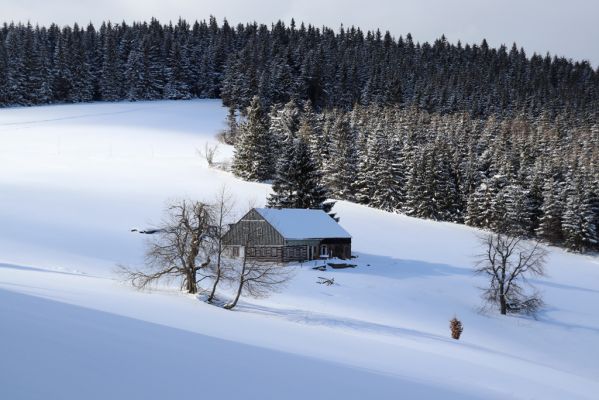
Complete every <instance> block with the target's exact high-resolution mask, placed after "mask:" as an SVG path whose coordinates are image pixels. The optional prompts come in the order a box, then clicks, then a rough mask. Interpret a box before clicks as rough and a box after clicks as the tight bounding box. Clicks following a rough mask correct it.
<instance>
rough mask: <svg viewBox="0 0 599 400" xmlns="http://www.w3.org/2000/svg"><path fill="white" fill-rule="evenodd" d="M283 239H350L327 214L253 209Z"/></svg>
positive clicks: (297, 209)
mask: <svg viewBox="0 0 599 400" xmlns="http://www.w3.org/2000/svg"><path fill="white" fill-rule="evenodd" d="M255 210H256V212H258V213H259V214H260V215H261V216H262V217H263V218H264V219H265V220H266V221H267V222H268V223H269V224H271V225H272V226H273V227H274V228H275V229H276V230H277V231H278V232H279V233H280V234H281V235H283V237H284V238H285V239H326V238H351V235H350V234H349V233H348V232H347V231H346V230H345V229H343V228H342V227H341V225H339V224H338V223H337V222H336V221H335V220H334V219H332V218H331V216H330V215H329V214H327V213H326V212H324V211H323V210H315V209H308V208H255Z"/></svg>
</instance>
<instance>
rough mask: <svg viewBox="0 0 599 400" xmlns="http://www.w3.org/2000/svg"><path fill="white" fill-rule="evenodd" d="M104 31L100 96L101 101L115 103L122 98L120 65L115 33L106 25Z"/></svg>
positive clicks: (109, 25)
mask: <svg viewBox="0 0 599 400" xmlns="http://www.w3.org/2000/svg"><path fill="white" fill-rule="evenodd" d="M102 28H103V30H104V43H103V50H102V53H103V60H102V72H101V74H102V77H101V79H100V94H101V96H102V99H103V100H108V101H116V100H120V99H121V98H122V95H123V93H122V88H123V85H122V81H123V79H122V63H121V59H120V57H119V54H118V49H117V32H116V30H115V29H113V28H112V25H111V24H110V23H108V25H106V26H105V27H104V26H103V27H102Z"/></svg>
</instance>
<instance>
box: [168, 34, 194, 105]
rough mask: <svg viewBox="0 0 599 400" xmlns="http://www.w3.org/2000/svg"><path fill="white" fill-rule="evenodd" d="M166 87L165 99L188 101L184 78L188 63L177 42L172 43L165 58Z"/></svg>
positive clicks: (187, 90)
mask: <svg viewBox="0 0 599 400" xmlns="http://www.w3.org/2000/svg"><path fill="white" fill-rule="evenodd" d="M167 65H168V67H167V70H166V85H165V86H164V96H165V97H166V98H167V99H173V100H178V99H189V98H190V97H191V95H190V91H189V85H188V84H187V79H186V76H185V71H186V69H187V68H188V67H189V63H188V60H187V57H186V54H185V53H184V51H183V49H181V45H180V44H179V41H177V40H174V41H172V44H171V47H170V50H169V56H168V58H167Z"/></svg>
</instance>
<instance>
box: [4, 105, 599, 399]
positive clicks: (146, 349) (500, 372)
mask: <svg viewBox="0 0 599 400" xmlns="http://www.w3.org/2000/svg"><path fill="white" fill-rule="evenodd" d="M225 114H226V110H225V109H223V108H222V107H221V106H220V102H219V101H178V102H169V101H160V102H148V103H146V102H137V103H102V104H82V105H60V106H45V107H37V108H14V109H3V110H0V165H1V168H0V227H1V229H0V323H1V326H0V349H1V350H0V398H2V399H5V398H6V399H38V398H48V399H80V398H83V397H85V398H87V399H106V398H114V399H137V398H143V399H164V398H179V397H183V396H185V397H189V396H193V397H209V396H218V398H225V399H227V398H234V397H241V396H243V397H244V398H248V399H253V398H273V399H306V398H312V399H320V398H322V399H324V398H328V399H330V398H344V399H363V398H373V399H374V398H376V399H398V398H410V399H415V398H427V399H437V398H443V399H470V398H471V399H483V398H484V399H489V398H491V399H493V398H497V399H499V398H502V399H508V398H509V399H511V398H516V399H594V398H596V396H597V393H599V310H598V309H597V304H599V257H596V256H595V257H594V256H581V255H574V254H569V253H566V252H564V251H562V250H559V249H550V250H551V252H550V257H549V261H548V265H547V269H548V273H549V275H548V276H547V277H545V278H543V279H539V280H537V281H535V284H536V285H537V287H538V288H539V289H540V290H541V291H542V292H543V294H544V296H545V301H546V303H547V306H546V308H545V309H544V310H543V312H542V313H541V314H540V315H539V317H538V320H534V319H529V318H522V317H501V316H499V315H496V314H482V313H479V312H478V308H479V306H480V297H479V291H478V289H477V287H478V286H480V285H482V281H481V280H480V279H479V278H477V277H474V276H473V274H472V262H473V254H475V253H476V251H477V248H476V246H477V241H476V234H477V232H476V231H475V230H473V229H471V228H468V227H465V226H459V225H454V224H449V223H437V222H432V221H423V220H418V219H414V218H409V217H405V216H403V215H395V214H389V213H386V212H382V211H378V210H374V209H369V208H366V207H363V206H359V205H355V204H350V203H346V202H338V203H337V204H336V206H335V209H334V211H335V212H336V213H337V215H338V216H339V217H340V218H341V224H342V226H343V227H344V228H345V229H346V230H348V231H349V232H350V233H351V234H352V235H353V250H354V252H355V253H356V254H357V255H358V256H359V257H358V259H357V260H358V263H359V265H358V267H357V268H355V269H351V270H343V271H340V270H335V271H326V272H318V271H313V270H312V269H311V268H310V266H311V265H303V266H297V268H296V269H297V271H296V274H295V277H294V279H293V280H292V281H291V282H290V284H289V285H288V287H287V288H286V289H284V290H283V291H282V292H281V293H279V294H276V295H274V296H273V297H271V298H269V299H265V300H251V299H247V298H246V299H243V301H242V302H241V305H240V307H239V308H238V309H236V310H235V311H226V310H223V309H221V308H218V307H214V306H210V305H208V304H205V303H203V302H201V301H199V300H198V299H197V298H195V297H194V296H190V295H186V294H182V293H181V292H179V291H178V290H176V289H175V288H169V287H162V288H160V289H159V290H155V291H152V292H138V291H135V290H133V289H132V288H130V287H129V286H127V285H125V284H123V283H121V282H119V281H118V280H117V279H116V276H115V274H114V268H115V266H116V265H117V264H126V265H140V264H141V263H142V261H143V249H144V237H143V235H139V234H135V233H132V232H130V230H131V228H136V227H148V226H151V225H152V223H157V222H159V220H160V218H161V214H162V210H163V208H164V205H165V202H166V201H167V200H169V199H173V198H181V197H190V198H195V199H200V200H210V199H212V198H213V196H214V194H215V193H216V191H218V189H220V188H221V187H222V185H226V186H227V187H228V189H229V190H230V191H231V192H233V193H234V195H235V196H236V197H237V200H238V202H237V206H238V210H239V212H241V211H242V210H244V209H246V208H247V206H248V204H250V203H251V204H254V205H258V206H259V205H263V204H264V200H265V198H266V195H267V193H268V191H269V187H268V186H267V185H263V184H256V183H248V182H242V181H239V180H237V179H235V178H234V177H233V176H232V175H230V174H228V173H226V172H223V171H219V170H215V169H210V168H208V167H207V165H206V162H205V161H204V160H203V159H202V158H201V157H200V156H199V155H198V153H197V150H198V149H200V148H202V147H203V145H204V143H205V142H206V141H211V142H214V141H215V139H214V136H215V134H216V133H217V132H218V131H219V129H221V128H222V121H223V120H224V118H225ZM231 154H232V150H231V149H230V148H226V147H224V146H222V145H221V146H220V149H219V154H218V157H219V158H220V159H227V158H229V157H230V156H231ZM380 232H384V233H385V234H384V235H380V234H379V233H380ZM319 276H326V277H334V278H335V283H336V284H335V285H333V286H325V285H319V284H317V283H316V282H317V280H318V277H319ZM454 315H457V316H458V317H459V318H460V319H461V320H462V321H463V323H464V334H463V336H462V339H461V340H460V341H454V340H452V339H450V337H449V328H448V321H449V319H451V318H452V317H453V316H454Z"/></svg>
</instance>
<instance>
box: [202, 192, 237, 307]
mask: <svg viewBox="0 0 599 400" xmlns="http://www.w3.org/2000/svg"><path fill="white" fill-rule="evenodd" d="M233 207H234V201H233V197H232V196H231V194H230V193H229V192H228V191H227V188H226V187H224V186H223V187H222V188H221V190H220V191H219V193H218V194H217V196H216V200H215V202H214V204H213V205H212V212H213V220H214V226H213V229H214V232H213V249H212V254H213V255H214V258H216V263H214V264H213V265H212V266H211V268H210V277H211V278H212V289H211V291H210V294H209V295H208V299H207V301H208V302H212V300H213V299H214V296H215V294H216V288H217V286H218V284H219V283H220V282H221V280H222V279H226V280H229V279H230V278H231V273H232V266H231V265H230V263H229V262H228V261H227V260H226V259H225V258H224V257H223V253H224V250H225V248H224V246H223V241H222V239H223V235H224V234H225V233H226V230H227V228H228V226H229V225H228V221H229V218H230V217H231V214H232V212H233Z"/></svg>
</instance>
